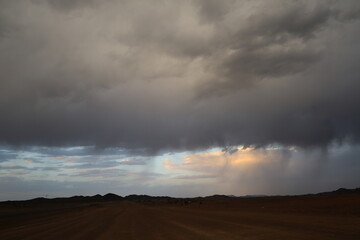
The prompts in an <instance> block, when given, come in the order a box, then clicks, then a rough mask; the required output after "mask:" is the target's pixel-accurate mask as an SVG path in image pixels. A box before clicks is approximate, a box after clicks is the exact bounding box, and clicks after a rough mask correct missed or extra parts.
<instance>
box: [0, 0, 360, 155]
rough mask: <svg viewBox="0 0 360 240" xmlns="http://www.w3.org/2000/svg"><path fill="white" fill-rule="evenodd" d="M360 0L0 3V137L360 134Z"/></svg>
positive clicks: (254, 139)
mask: <svg viewBox="0 0 360 240" xmlns="http://www.w3.org/2000/svg"><path fill="white" fill-rule="evenodd" d="M359 40H360V3H359V2H358V1H341V2H340V1H251V2H250V1H222V2H220V1H196V0H194V1H96V0H94V1H82V0H77V1H58V0H48V1H45V0H34V1H0V52H1V54H0V113H1V117H0V133H1V134H0V142H1V143H3V144H10V145H13V146H20V145H25V146H26V145H29V146H34V145H35V146H56V147H66V146H96V147H99V148H107V147H122V148H125V149H143V150H146V151H149V152H156V151H158V150H164V149H165V150H169V149H170V150H175V151H177V150H195V149H205V148H209V147H214V146H220V147H223V146H235V145H254V146H263V145H267V144H281V145H285V146H300V147H319V146H320V147H324V146H327V145H328V144H330V143H333V142H342V141H344V140H346V141H350V142H352V143H356V142H359V139H360V125H359V122H360V113H359V111H358V106H359V105H360V97H359V92H360V68H359V62H360V41H359Z"/></svg>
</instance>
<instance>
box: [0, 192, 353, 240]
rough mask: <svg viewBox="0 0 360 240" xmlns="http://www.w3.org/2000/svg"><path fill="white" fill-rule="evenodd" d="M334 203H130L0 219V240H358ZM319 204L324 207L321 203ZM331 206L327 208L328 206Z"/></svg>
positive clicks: (349, 218) (343, 206)
mask: <svg viewBox="0 0 360 240" xmlns="http://www.w3.org/2000/svg"><path fill="white" fill-rule="evenodd" d="M359 199H360V198H359V197H357V198H353V199H350V200H349V199H343V200H334V201H333V203H332V204H331V200H329V201H328V200H326V199H323V200H317V199H315V200H314V199H313V200H306V199H305V200H301V199H295V200H293V199H287V200H281V199H280V200H279V199H275V200H274V199H265V200H255V199H254V200H251V199H250V200H234V201H230V200H229V201H208V202H201V203H200V202H197V203H193V204H189V205H186V206H184V205H178V204H154V205H144V204H139V203H133V202H128V201H121V202H117V203H101V204H97V205H92V206H87V207H77V208H68V209H62V210H61V209H56V210H49V211H34V212H30V213H29V212H27V213H23V214H21V213H20V214H8V215H6V214H5V215H4V216H0V239H2V240H6V239H126V240H132V239H139V240H140V239H159V240H160V239H171V240H176V239H217V240H218V239H221V240H225V239H342V240H344V239H357V240H358V239H360V215H359V212H358V209H356V211H352V210H351V206H349V205H348V204H356V203H359V201H358V200H359ZM322 202H323V203H322ZM329 202H330V203H329Z"/></svg>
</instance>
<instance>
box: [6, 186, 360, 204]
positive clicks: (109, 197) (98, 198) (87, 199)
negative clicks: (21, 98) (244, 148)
mask: <svg viewBox="0 0 360 240" xmlns="http://www.w3.org/2000/svg"><path fill="white" fill-rule="evenodd" d="M343 194H360V188H354V189H346V188H339V189H337V190H335V191H331V192H322V193H317V194H306V195H343ZM255 197H270V196H267V195H245V196H239V197H237V196H234V195H219V194H215V195H211V196H206V197H195V198H174V197H168V196H149V195H136V194H132V195H128V196H126V197H122V196H119V195H116V194H114V193H108V194H105V195H103V196H102V195H100V194H97V195H94V196H73V197H68V198H44V197H39V198H34V199H31V200H23V201H4V202H2V203H10V202H27V203H50V202H51V203H91V202H114V201H121V200H127V201H134V202H150V201H163V202H166V201H167V202H172V201H177V200H183V201H194V200H201V199H215V200H216V199H229V198H255Z"/></svg>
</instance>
